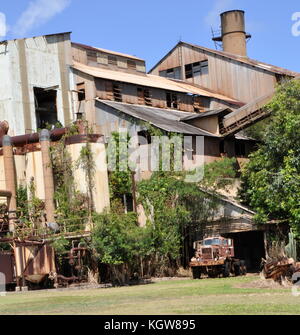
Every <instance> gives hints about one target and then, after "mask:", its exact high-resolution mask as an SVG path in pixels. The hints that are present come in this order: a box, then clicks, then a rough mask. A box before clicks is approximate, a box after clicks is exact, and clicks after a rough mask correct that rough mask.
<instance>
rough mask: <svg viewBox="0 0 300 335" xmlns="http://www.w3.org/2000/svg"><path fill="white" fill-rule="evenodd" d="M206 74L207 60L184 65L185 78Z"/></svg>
mask: <svg viewBox="0 0 300 335" xmlns="http://www.w3.org/2000/svg"><path fill="white" fill-rule="evenodd" d="M204 74H208V60H204V61H201V62H195V63H192V64H187V65H185V78H186V79H189V78H193V77H196V76H201V75H204Z"/></svg>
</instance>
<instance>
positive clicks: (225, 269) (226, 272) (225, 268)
mask: <svg viewBox="0 0 300 335" xmlns="http://www.w3.org/2000/svg"><path fill="white" fill-rule="evenodd" d="M229 276H230V263H229V262H225V264H224V265H223V277H224V278H228V277H229Z"/></svg>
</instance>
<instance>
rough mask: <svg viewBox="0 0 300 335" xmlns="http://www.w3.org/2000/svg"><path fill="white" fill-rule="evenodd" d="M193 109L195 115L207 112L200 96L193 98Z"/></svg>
mask: <svg viewBox="0 0 300 335" xmlns="http://www.w3.org/2000/svg"><path fill="white" fill-rule="evenodd" d="M193 107H194V112H195V113H201V112H204V111H205V105H204V101H203V99H202V97H200V96H197V95H195V96H193Z"/></svg>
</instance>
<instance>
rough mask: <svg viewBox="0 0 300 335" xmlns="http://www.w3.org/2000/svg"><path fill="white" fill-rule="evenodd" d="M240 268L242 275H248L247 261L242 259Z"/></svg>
mask: <svg viewBox="0 0 300 335" xmlns="http://www.w3.org/2000/svg"><path fill="white" fill-rule="evenodd" d="M240 269H241V275H242V276H246V274H247V268H246V262H245V261H240Z"/></svg>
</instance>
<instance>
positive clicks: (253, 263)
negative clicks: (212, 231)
mask: <svg viewBox="0 0 300 335" xmlns="http://www.w3.org/2000/svg"><path fill="white" fill-rule="evenodd" d="M226 237H228V238H232V239H233V240H234V252H235V257H236V258H239V259H244V260H245V261H246V266H247V270H249V271H259V270H260V264H261V259H262V258H265V255H266V254H265V246H264V233H263V232H262V231H251V232H245V233H234V234H226Z"/></svg>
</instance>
